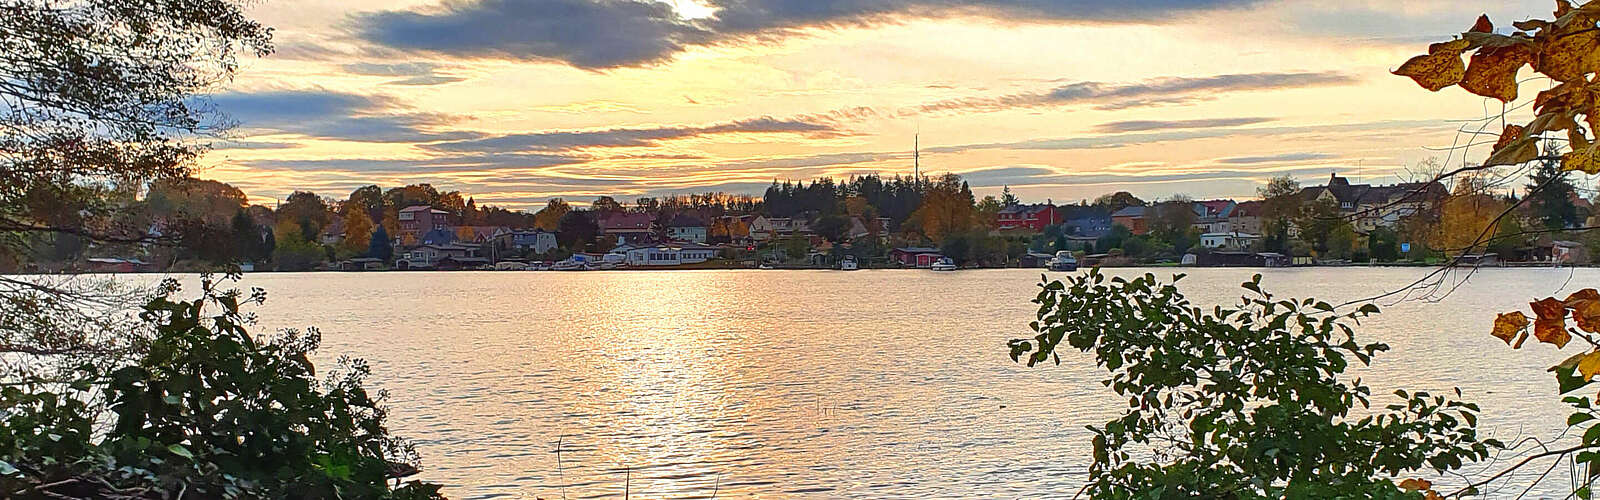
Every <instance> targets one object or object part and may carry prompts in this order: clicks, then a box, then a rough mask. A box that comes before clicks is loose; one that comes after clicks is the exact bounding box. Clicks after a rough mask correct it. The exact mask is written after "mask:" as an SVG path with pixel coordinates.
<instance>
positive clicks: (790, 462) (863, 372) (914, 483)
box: [245, 268, 1600, 499]
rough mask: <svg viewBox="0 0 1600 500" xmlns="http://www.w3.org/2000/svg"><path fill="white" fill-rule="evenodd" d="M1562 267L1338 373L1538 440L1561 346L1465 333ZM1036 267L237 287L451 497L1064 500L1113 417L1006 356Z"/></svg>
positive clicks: (1461, 304)
mask: <svg viewBox="0 0 1600 500" xmlns="http://www.w3.org/2000/svg"><path fill="white" fill-rule="evenodd" d="M1173 271H1176V270H1169V269H1163V270H1155V271H1154V272H1156V273H1157V274H1158V275H1161V276H1166V275H1169V274H1170V273H1171V272H1173ZM1114 272H1116V273H1121V274H1131V273H1137V272H1142V271H1140V270H1116V271H1114ZM1184 272H1187V273H1189V275H1190V276H1189V278H1187V279H1186V280H1184V282H1183V283H1184V287H1183V289H1184V291H1185V292H1186V293H1187V294H1189V296H1190V297H1191V299H1193V300H1195V301H1196V302H1198V303H1205V304H1210V303H1218V302H1221V301H1231V300H1232V299H1234V298H1237V297H1238V296H1239V293H1240V291H1239V289H1238V284H1239V283H1240V282H1241V281H1244V280H1245V279H1248V278H1249V276H1250V274H1252V273H1254V272H1258V271H1257V270H1244V269H1188V270H1184ZM1424 272H1425V270H1422V269H1369V268H1338V269H1333V268H1323V269H1283V270H1266V271H1265V274H1266V279H1265V284H1266V287H1267V288H1268V289H1269V290H1271V291H1274V292H1277V293H1279V294H1280V295H1284V296H1316V297H1318V298H1322V299H1325V300H1330V301H1333V300H1336V299H1337V300H1340V301H1342V300H1345V299H1352V298H1359V297H1363V296H1369V295H1372V294H1375V293H1377V292H1379V291H1382V290H1386V289H1391V288H1394V287H1398V286H1400V285H1402V284H1405V283H1408V282H1409V281H1410V280H1412V279H1415V278H1416V277H1418V276H1420V275H1421V274H1422V273H1424ZM1575 272H1576V275H1575V276H1574V275H1572V274H1571V273H1573V271H1568V270H1559V271H1558V270H1498V269H1497V270H1484V271H1482V272H1480V273H1479V274H1478V275H1476V276H1475V277H1473V279H1472V281H1471V282H1470V283H1469V284H1468V285H1466V286H1465V287H1463V288H1461V289H1460V290H1458V291H1457V292H1456V293H1455V294H1454V295H1452V296H1450V297H1448V298H1447V299H1446V300H1444V301H1443V302H1441V303H1436V304H1428V303H1419V302H1407V303H1401V304H1396V305H1393V306H1389V307H1385V312H1384V313H1383V314H1381V315H1379V316H1377V317H1375V318H1374V319H1373V320H1371V321H1369V322H1367V323H1366V325H1365V328H1364V329H1363V330H1362V332H1363V334H1364V338H1365V339H1367V340H1382V341H1384V342H1387V343H1389V344H1390V345H1391V346H1393V347H1394V351H1392V352H1390V353H1388V354H1387V355H1385V356H1383V357H1381V358H1379V360H1378V362H1377V364H1376V365H1375V366H1374V367H1372V368H1370V369H1365V370H1362V371H1361V373H1360V374H1361V376H1362V377H1364V378H1365V380H1366V381H1367V382H1368V383H1369V384H1371V385H1372V386H1373V387H1374V389H1375V390H1374V392H1375V393H1376V394H1379V395H1380V396H1381V395H1386V394H1388V393H1389V392H1391V391H1392V390H1393V389H1394V388H1397V387H1400V385H1396V384H1403V386H1404V387H1409V388H1416V389H1429V390H1435V391H1443V390H1447V389H1449V388H1451V387H1456V386H1459V387H1461V388H1462V389H1463V390H1464V391H1466V396H1467V399H1469V400H1476V401H1479V402H1480V403H1481V404H1482V406H1483V409H1484V415H1485V418H1484V419H1483V429H1484V430H1485V432H1486V433H1488V434H1491V435H1495V436H1497V437H1501V438H1503V439H1508V440H1510V439H1514V438H1516V437H1521V436H1530V435H1531V436H1539V437H1546V436H1553V435H1555V434H1556V433H1557V431H1559V426H1560V424H1562V423H1564V421H1565V418H1564V417H1565V415H1566V412H1564V411H1562V405H1561V404H1560V403H1559V401H1558V398H1556V397H1555V396H1554V395H1553V394H1552V393H1553V386H1552V383H1551V380H1550V378H1549V377H1548V375H1547V374H1546V373H1545V372H1544V368H1546V367H1548V366H1550V365H1551V364H1554V363H1555V362H1557V361H1559V360H1560V359H1561V358H1563V357H1564V356H1563V355H1562V354H1561V353H1559V352H1557V351H1555V350H1554V349H1553V348H1551V347H1550V346H1548V345H1535V346H1532V347H1525V348H1524V349H1523V350H1522V351H1520V352H1516V353H1512V352H1511V351H1510V350H1509V349H1508V348H1507V347H1506V346H1505V345H1504V344H1503V343H1501V342H1500V341H1499V340H1496V339H1494V338H1492V337H1490V336H1489V335H1488V334H1487V331H1488V326H1489V324H1490V322H1491V321H1492V320H1493V317H1494V312H1495V311H1499V310H1508V309H1513V308H1518V307H1522V306H1524V305H1525V303H1526V301H1527V300H1528V299H1530V298H1532V297H1533V296H1534V295H1536V294H1544V295H1549V294H1553V293H1557V292H1558V290H1557V288H1558V287H1561V286H1562V285H1563V284H1565V283H1567V282H1568V279H1569V278H1571V283H1572V284H1574V285H1575V284H1593V283H1595V282H1596V278H1600V272H1597V271H1594V270H1579V271H1575ZM1039 275H1040V272H1039V271H1036V270H986V271H964V272H957V273H931V272H925V271H860V272H853V273H843V272H830V271H778V272H774V271H765V272H763V271H663V272H589V273H552V272H544V273H530V272H514V273H368V274H340V273H320V274H253V275H248V277H247V278H246V280H245V285H247V286H261V287H264V288H266V289H267V291H268V293H269V300H268V302H267V305H266V306H265V307H264V308H262V310H261V311H260V313H261V317H262V319H263V325H264V326H267V327H288V326H300V327H303V326H310V325H315V326H318V327H320V328H321V329H322V331H323V334H324V345H323V351H322V352H321V356H322V357H323V358H324V359H325V360H331V359H332V358H333V357H335V356H337V355H339V354H350V355H352V356H356V357H363V358H366V359H367V360H368V361H370V362H371V363H372V365H373V370H374V375H373V381H374V383H375V384H377V385H378V386H381V387H382V388H385V389H388V390H389V391H390V393H391V394H392V400H391V405H392V408H393V412H392V415H393V416H392V418H393V428H394V429H395V430H396V431H397V432H399V433H400V434H401V435H404V436H407V437H410V438H412V439H413V440H415V441H416V443H417V445H418V449H419V451H420V452H421V453H422V455H423V457H424V465H425V469H426V472H425V473H424V476H423V477H424V478H426V479H429V480H433V481H439V482H442V483H444V484H446V485H447V488H446V493H448V494H449V495H451V496H452V498H535V497H543V498H547V499H554V498H562V497H563V496H565V497H566V498H596V497H606V496H620V495H621V494H622V493H623V489H624V484H625V483H626V485H627V486H626V488H627V489H628V490H629V492H630V493H631V494H632V496H634V497H637V498H697V497H698V498H705V497H709V496H710V495H711V494H712V492H713V491H716V492H717V494H718V496H719V497H721V498H736V497H758V498H783V497H792V496H816V497H828V498H834V497H989V498H999V497H1038V496H1054V495H1061V494H1070V493H1071V492H1073V491H1077V489H1078V488H1079V487H1080V486H1081V481H1082V479H1083V477H1084V475H1085V473H1086V470H1087V465H1088V463H1089V457H1088V455H1089V448H1088V446H1089V439H1088V436H1089V434H1088V432H1087V431H1086V430H1084V426H1085V425H1090V424H1096V425H1098V424H1100V423H1103V422H1104V421H1105V420H1107V419H1108V418H1111V417H1112V416H1114V415H1117V414H1119V413H1120V411H1121V408H1122V405H1123V404H1124V402H1123V401H1122V400H1121V398H1118V397H1115V396H1114V395H1113V394H1111V393H1110V392H1109V391H1108V390H1107V389H1105V388H1104V387H1102V386H1101V385H1100V384H1099V383H1098V381H1099V380H1100V379H1101V378H1102V375H1101V372H1099V371H1098V370H1096V369H1095V368H1094V367H1093V365H1092V363H1091V362H1090V361H1091V360H1090V358H1088V357H1087V356H1083V355H1076V354H1074V355H1071V356H1063V364H1062V366H1059V367H1048V368H1044V367H1041V368H1036V369H1027V368H1024V367H1021V366H1019V365H1017V364H1015V363H1012V362H1011V360H1010V359H1009V357H1008V355H1007V354H1008V352H1007V350H1006V348H1005V341H1006V340H1008V339H1011V338H1015V337H1019V336H1025V334H1026V332H1027V322H1028V321H1029V320H1031V319H1032V315H1033V312H1034V306H1033V305H1032V304H1030V303H1029V302H1028V301H1029V299H1031V298H1032V297H1033V294H1034V293H1035V291H1036V288H1035V287H1034V284H1035V283H1036V282H1037V280H1038V279H1039ZM1382 401H1384V399H1383V398H1382V397H1379V398H1375V403H1376V402H1382ZM558 443H559V444H560V447H559V448H560V452H559V461H560V463H559V465H558V463H557V460H558V453H557V444H558ZM1502 466H1503V465H1502ZM1476 471H1479V468H1469V469H1468V474H1469V475H1473V473H1474V472H1476ZM1480 476H1481V475H1480ZM1555 482H1557V481H1551V483H1552V485H1551V489H1549V490H1548V491H1540V490H1537V489H1536V490H1535V493H1536V494H1538V493H1543V494H1553V493H1555V492H1556V491H1557V489H1556V488H1555V486H1557V485H1555V484H1553V483H1555ZM1559 482H1561V483H1564V482H1565V481H1564V480H1563V481H1559Z"/></svg>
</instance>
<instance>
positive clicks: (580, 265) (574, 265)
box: [550, 259, 589, 271]
mask: <svg viewBox="0 0 1600 500" xmlns="http://www.w3.org/2000/svg"><path fill="white" fill-rule="evenodd" d="M550 270H551V271H588V270H589V264H587V263H585V262H583V261H580V260H573V259H567V260H563V261H561V262H557V263H555V264H553V265H551V266H550Z"/></svg>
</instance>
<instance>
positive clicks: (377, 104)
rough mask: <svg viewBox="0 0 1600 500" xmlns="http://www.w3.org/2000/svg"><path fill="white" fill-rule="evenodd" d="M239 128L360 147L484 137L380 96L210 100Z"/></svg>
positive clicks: (273, 94)
mask: <svg viewBox="0 0 1600 500" xmlns="http://www.w3.org/2000/svg"><path fill="white" fill-rule="evenodd" d="M208 101H209V104H210V105H211V106H214V107H215V109H216V110H217V111H220V112H222V113H223V114H225V115H227V116H228V117H229V118H231V119H233V120H236V121H237V122H238V124H239V126H240V127H242V128H244V129H247V130H255V131H261V132H265V133H286V134H298V135H304V136H307V137H315V138H323V139H337V140H346V141H356V142H385V143H388V142H438V141H459V140H466V139H473V138H478V137H482V136H483V134H481V133H478V132H471V131H451V130H442V129H443V128H444V127H445V126H447V125H449V124H450V123H451V122H452V121H454V118H453V117H451V116H449V115H445V114H440V113H419V112H416V111H414V110H412V109H410V108H409V107H407V106H405V105H402V104H400V103H399V102H398V101H396V100H394V99H392V98H389V97H386V96H378V95H361V94H350V93H344V92H336V91H330V90H322V89H315V90H271V91H263V92H228V93H224V94H220V95H216V96H212V97H210V98H209V99H208Z"/></svg>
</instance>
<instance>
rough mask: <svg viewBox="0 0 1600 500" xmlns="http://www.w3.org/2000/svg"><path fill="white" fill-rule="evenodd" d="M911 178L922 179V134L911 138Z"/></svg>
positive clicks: (919, 133) (918, 133)
mask: <svg viewBox="0 0 1600 500" xmlns="http://www.w3.org/2000/svg"><path fill="white" fill-rule="evenodd" d="M911 178H912V179H914V180H921V179H922V133H921V132H917V133H916V134H915V135H912V136H911Z"/></svg>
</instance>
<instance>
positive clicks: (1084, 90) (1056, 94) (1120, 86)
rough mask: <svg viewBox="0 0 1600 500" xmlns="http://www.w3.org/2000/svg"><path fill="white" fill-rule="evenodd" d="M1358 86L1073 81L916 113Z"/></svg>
mask: <svg viewBox="0 0 1600 500" xmlns="http://www.w3.org/2000/svg"><path fill="white" fill-rule="evenodd" d="M1356 81H1357V80H1356V79H1355V78H1353V77H1351V76H1348V75H1344V74H1341V73H1334V72H1294V73H1242V74H1231V75H1212V76H1204V77H1171V78H1157V79H1153V80H1145V81H1143V82H1136V83H1108V82H1074V83H1069V84H1066V85H1062V86H1059V87H1056V88H1053V89H1050V90H1047V91H1043V92H1025V93H1019V94H1011V95H1005V96H1000V97H979V98H966V99H953V100H947V101H941V102H936V103H932V104H926V105H923V106H921V107H920V108H918V111H921V112H924V113H960V112H973V111H978V112H986V111H1001V110H1006V109H1017V108H1037V107H1047V106H1066V105H1074V104H1096V105H1098V106H1097V107H1098V108H1099V109H1104V110H1118V109H1128V108H1137V107H1150V106H1161V105H1170V104H1183V103H1189V102H1194V101H1199V100H1208V99H1213V98H1215V97H1216V96H1217V95H1219V94H1225V93H1232V92H1247V91H1257V90H1279V89H1291V88H1302V87H1320V86H1328V85H1348V84H1352V83H1355V82H1356Z"/></svg>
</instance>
